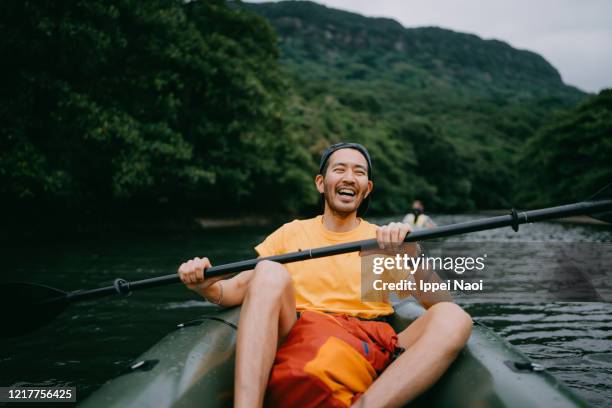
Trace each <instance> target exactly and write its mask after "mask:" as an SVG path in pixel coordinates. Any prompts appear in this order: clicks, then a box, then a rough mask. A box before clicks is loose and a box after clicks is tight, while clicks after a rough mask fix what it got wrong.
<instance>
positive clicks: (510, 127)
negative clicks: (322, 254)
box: [243, 2, 583, 212]
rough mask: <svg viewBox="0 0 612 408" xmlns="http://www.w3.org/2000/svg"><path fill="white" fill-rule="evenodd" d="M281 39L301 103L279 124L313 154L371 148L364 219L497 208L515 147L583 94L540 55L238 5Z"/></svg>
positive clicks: (447, 34) (432, 31)
mask: <svg viewBox="0 0 612 408" xmlns="http://www.w3.org/2000/svg"><path fill="white" fill-rule="evenodd" d="M243 7H246V8H248V9H250V10H252V11H254V12H256V13H259V14H261V15H262V16H264V17H266V18H267V19H268V20H269V21H270V23H271V24H272V25H273V26H274V28H275V29H276V31H277V32H278V35H279V45H280V48H281V63H282V64H283V66H284V67H285V69H286V71H287V72H288V74H289V75H290V76H291V78H292V82H293V84H294V87H295V89H296V92H297V93H298V94H299V95H300V98H299V100H298V102H297V105H301V108H300V109H298V112H299V114H297V115H294V116H292V117H290V118H289V122H290V124H291V125H295V124H296V123H297V124H298V126H297V130H298V131H303V132H306V133H308V134H309V135H310V136H311V138H312V139H313V140H314V141H313V144H314V145H316V146H321V145H325V144H326V143H330V142H335V141H337V140H341V139H352V140H358V141H364V142H366V143H368V145H369V146H370V145H374V146H376V147H375V151H374V154H373V155H374V161H375V165H377V166H378V167H381V168H382V169H381V171H378V172H377V174H378V175H379V177H375V194H376V196H375V200H374V202H373V208H374V209H375V210H379V211H384V212H400V211H402V210H405V209H406V207H407V206H408V205H409V202H410V200H411V199H412V198H414V197H417V196H418V197H420V198H422V199H424V200H425V201H426V203H427V204H428V205H429V207H430V208H433V209H436V210H466V209H473V208H500V207H504V206H508V205H510V204H511V203H512V202H513V201H515V197H516V194H515V188H516V187H517V181H518V178H519V174H518V173H517V172H516V168H515V165H514V162H515V160H516V157H517V155H518V154H519V153H520V152H521V149H522V147H523V145H524V143H525V141H526V140H527V139H528V138H529V137H530V136H532V135H533V134H534V133H535V132H536V130H537V129H538V128H539V127H540V126H542V125H543V124H544V123H546V122H547V121H549V120H553V119H552V117H553V116H552V115H553V113H554V112H555V111H556V110H558V109H563V108H567V107H571V106H573V105H574V104H576V103H577V102H578V101H579V100H581V99H582V98H583V93H581V92H580V91H578V90H576V89H575V88H572V87H569V86H567V85H565V84H563V82H562V81H561V78H560V76H559V73H558V72H557V71H556V70H555V69H554V68H553V67H552V66H551V65H550V64H549V63H548V62H546V61H545V60H544V59H543V58H542V57H541V56H539V55H537V54H534V53H532V52H529V51H521V50H516V49H514V48H512V47H510V46H509V45H508V44H506V43H503V42H500V41H496V40H482V39H480V38H478V37H477V36H475V35H470V34H463V33H457V32H453V31H450V30H444V29H440V28H435V27H424V28H414V29H406V28H404V27H402V26H401V25H400V24H398V23H397V22H395V21H393V20H390V19H384V18H367V17H363V16H360V15H357V14H354V13H349V12H345V11H340V10H334V9H330V8H327V7H324V6H321V5H318V4H315V3H311V2H280V3H265V4H244V5H243Z"/></svg>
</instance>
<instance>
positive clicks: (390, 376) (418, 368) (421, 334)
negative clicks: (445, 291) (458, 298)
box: [356, 302, 472, 408]
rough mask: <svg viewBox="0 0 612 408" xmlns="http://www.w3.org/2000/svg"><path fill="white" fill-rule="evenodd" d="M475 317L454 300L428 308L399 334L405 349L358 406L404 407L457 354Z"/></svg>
mask: <svg viewBox="0 0 612 408" xmlns="http://www.w3.org/2000/svg"><path fill="white" fill-rule="evenodd" d="M471 331H472V319H471V318H470V316H469V315H468V314H467V313H465V312H464V311H463V309H461V308H460V307H459V306H457V305H456V304H454V303H448V302H442V303H437V304H436V305H434V306H432V307H431V308H429V309H428V310H427V311H426V312H425V314H424V315H423V316H421V317H419V318H418V319H417V320H415V321H414V322H413V323H412V324H411V325H410V326H408V327H407V328H406V329H405V330H403V331H402V332H401V333H400V334H399V335H398V340H399V345H400V346H401V347H404V348H405V349H406V351H405V352H404V353H403V354H402V355H401V356H399V357H398V359H397V360H395V361H394V362H393V364H391V365H390V366H389V367H387V369H386V370H385V371H384V372H383V373H382V375H381V376H380V377H378V379H377V380H376V381H375V382H374V384H372V386H371V387H370V388H369V389H368V390H367V391H366V392H365V393H364V394H363V395H362V396H361V398H360V399H359V401H358V402H357V404H356V405H357V406H363V407H367V408H372V407H401V406H403V405H404V404H406V403H408V402H410V401H412V400H413V399H414V398H416V397H417V396H418V395H420V394H421V393H423V392H424V391H425V390H427V389H428V388H429V387H430V386H432V385H433V384H434V383H435V382H436V381H437V380H438V379H439V378H440V377H441V376H442V374H444V372H445V371H446V369H447V368H448V367H449V366H450V365H451V363H452V362H453V361H454V360H455V358H456V357H457V354H458V353H459V351H461V349H462V348H463V346H464V345H465V343H466V342H467V340H468V338H469V337H470V333H471Z"/></svg>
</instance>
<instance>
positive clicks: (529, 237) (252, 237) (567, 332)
mask: <svg viewBox="0 0 612 408" xmlns="http://www.w3.org/2000/svg"><path fill="white" fill-rule="evenodd" d="M470 218H474V217H467V216H438V217H435V220H436V222H438V223H439V224H440V225H443V224H450V223H455V222H461V221H465V220H467V219H470ZM391 220H392V219H391V218H381V219H373V221H375V222H379V223H381V222H388V221H391ZM393 220H397V218H395V219H393ZM272 229H273V228H271V227H270V228H265V227H261V228H249V229H217V230H203V231H200V232H189V233H174V232H173V233H171V234H147V235H142V234H140V235H135V234H123V235H116V236H107V237H102V238H91V239H79V240H64V241H54V242H44V243H37V244H35V245H32V244H13V246H12V247H10V248H6V247H5V248H3V249H2V253H1V254H0V255H1V256H2V259H3V268H4V270H3V272H2V280H22V281H29V282H39V283H45V284H48V285H50V286H54V287H58V288H61V289H65V290H74V289H80V288H92V287H96V286H101V285H107V284H110V283H112V281H113V280H114V279H115V278H117V277H122V278H125V279H128V280H135V279H144V278H147V277H152V276H158V275H164V274H168V273H173V272H174V271H176V269H177V267H178V264H179V262H180V261H182V260H185V259H187V258H191V257H194V256H204V255H206V256H208V257H209V258H211V259H212V261H213V264H219V263H224V262H230V261H235V260H240V259H246V258H251V257H253V256H254V252H253V250H252V247H253V246H254V245H255V244H256V243H258V242H259V241H261V240H262V239H263V238H264V237H265V235H266V234H267V233H269V232H270V231H271V230H272ZM448 241H451V242H454V243H461V242H489V243H490V242H496V243H502V244H503V243H513V245H512V246H511V247H512V248H520V247H521V245H517V244H516V243H521V242H522V243H525V242H568V243H576V242H581V243H583V242H590V243H592V242H607V243H612V230H610V229H606V228H601V227H593V226H579V225H571V224H560V223H543V224H533V225H524V226H521V228H520V232H519V233H518V234H517V233H514V231H512V230H511V229H510V228H506V229H502V230H494V231H484V232H479V233H473V234H469V235H466V236H462V237H454V238H449V239H448ZM509 247H510V246H509ZM523 248H526V249H525V250H527V251H529V248H533V246H531V245H524V246H523ZM526 256H530V257H532V258H533V257H537V254H530V255H528V254H525V253H516V252H515V253H508V256H507V262H508V264H507V265H508V268H509V269H512V271H513V272H514V273H507V274H505V275H504V276H503V279H504V281H505V282H508V284H509V285H519V286H520V283H521V282H520V281H521V280H524V279H525V276H524V274H521V273H520V272H521V267H524V264H525V263H524V262H521V259H522V258H524V257H526ZM523 272H525V271H524V270H523ZM611 272H612V271H610V270H607V271H606V273H607V274H610V273H611ZM609 276H610V275H605V276H604V277H605V278H606V279H607V283H609V281H610V279H609ZM457 297H458V298H459V301H460V302H461V303H462V304H463V305H464V307H465V308H466V309H467V310H468V311H469V312H470V313H471V314H472V315H473V316H474V317H475V318H477V319H478V320H480V321H481V322H483V323H484V324H486V325H488V326H489V327H491V328H493V329H494V330H495V331H497V332H498V333H500V334H501V335H503V336H504V337H505V338H506V339H508V340H509V341H510V342H511V343H512V344H514V345H516V346H517V347H518V348H519V349H520V350H521V351H523V352H524V353H526V354H527V355H528V356H529V357H531V358H532V359H534V360H535V361H537V362H539V363H541V364H543V365H544V366H546V367H547V368H548V369H549V370H550V371H551V372H553V373H554V374H555V375H556V376H557V377H558V378H559V379H561V380H562V381H564V382H565V383H566V384H568V385H569V386H570V387H572V388H574V389H575V390H576V391H578V393H580V394H582V395H583V396H584V397H585V398H586V399H587V400H589V401H590V402H591V403H592V404H594V405H596V406H600V407H606V406H612V391H611V390H610V380H609V379H610V375H611V374H612V352H610V350H612V305H611V304H610V303H604V302H589V303H587V302H569V303H568V302H559V301H547V302H546V303H541V304H531V303H526V302H522V303H521V302H520V300H518V301H517V299H512V300H513V302H498V303H490V302H480V301H479V300H478V299H477V298H475V297H473V296H472V295H470V296H463V295H461V294H458V296H457ZM206 307H207V304H206V303H205V302H202V301H201V300H199V299H198V298H197V296H196V295H194V294H191V293H189V292H188V291H187V290H185V289H184V288H182V287H181V286H180V285H174V286H168V287H162V288H156V289H150V290H146V291H143V292H137V293H134V294H132V295H131V296H129V297H123V298H120V297H115V298H107V299H102V300H98V301H91V302H86V303H82V304H77V305H74V306H72V307H70V308H69V310H68V311H66V312H65V313H63V314H62V315H61V316H60V317H59V318H57V319H56V320H55V321H54V322H53V323H52V324H50V325H48V326H46V327H44V328H42V329H41V330H38V331H36V332H34V333H32V334H29V335H27V336H25V337H21V338H18V339H9V340H1V341H0V385H3V386H4V385H11V384H16V383H44V384H57V385H66V386H68V385H70V386H76V387H77V398H78V400H82V399H83V398H84V397H85V396H86V395H87V394H89V393H90V392H91V391H93V390H94V389H95V388H97V387H98V386H99V385H100V384H102V383H103V382H104V381H105V380H107V379H108V378H110V377H113V376H115V375H117V374H118V373H119V372H120V371H121V370H122V368H123V367H124V366H125V365H127V364H128V363H129V362H130V361H131V360H132V359H134V358H136V357H137V356H138V355H139V354H140V353H141V352H143V351H144V350H146V349H148V348H149V347H150V346H151V345H153V344H154V343H155V342H156V341H158V340H159V339H160V338H161V337H163V336H164V335H165V334H166V333H168V332H169V331H170V330H171V329H172V328H173V327H175V325H176V324H177V323H179V322H182V321H188V320H192V319H196V318H197V317H198V316H199V315H200V314H201V313H202V311H203V310H204V308H206Z"/></svg>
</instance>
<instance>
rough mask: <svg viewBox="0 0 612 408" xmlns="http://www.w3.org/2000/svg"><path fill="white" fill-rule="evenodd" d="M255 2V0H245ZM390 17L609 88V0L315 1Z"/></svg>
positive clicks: (571, 80) (569, 79)
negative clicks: (465, 37) (488, 43)
mask: <svg viewBox="0 0 612 408" xmlns="http://www.w3.org/2000/svg"><path fill="white" fill-rule="evenodd" d="M247 1H254V2H258V3H261V2H262V1H261V0H247ZM317 2H318V3H321V4H325V5H326V6H328V7H333V8H338V9H342V10H349V11H353V12H356V13H359V14H363V15H366V16H375V17H390V18H393V19H395V20H397V21H399V22H400V23H401V24H402V25H404V26H405V27H417V26H439V27H444V28H450V29H452V30H455V31H462V32H468V33H474V34H477V35H478V36H480V37H483V38H495V39H499V40H502V41H506V42H507V43H509V44H510V45H512V46H513V47H516V48H521V49H527V50H531V51H535V52H537V53H539V54H540V55H542V56H543V57H544V58H546V59H547V60H548V62H550V63H551V64H552V65H554V66H555V68H557V70H559V72H560V73H561V76H562V77H563V81H564V82H565V83H567V84H570V85H574V86H577V87H578V88H580V89H582V90H584V91H588V92H598V91H600V90H601V89H603V88H612V0H503V1H502V0H319V1H317Z"/></svg>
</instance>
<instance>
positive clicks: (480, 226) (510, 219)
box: [66, 199, 612, 302]
mask: <svg viewBox="0 0 612 408" xmlns="http://www.w3.org/2000/svg"><path fill="white" fill-rule="evenodd" d="M609 210H612V199H606V200H598V201H592V202H589V201H584V202H580V203H575V204H567V205H561V206H558V207H550V208H543V209H540V210H532V211H523V212H516V211H514V210H513V212H512V213H511V214H510V215H501V216H497V217H491V218H485V219H482V220H475V221H467V222H462V223H459V224H453V225H447V226H441V227H436V228H432V229H428V230H419V231H414V232H411V233H410V234H408V235H407V236H406V239H404V242H416V241H424V240H428V239H434V238H443V237H448V236H451V235H459V234H466V233H469V232H476V231H483V230H489V229H495V228H501V227H508V226H512V227H513V228H514V229H515V230H518V225H520V224H526V223H530V222H537V221H545V220H550V219H555V218H563V217H569V216H572V215H584V214H592V213H597V212H604V211H609ZM376 246H377V243H376V240H375V239H366V240H362V241H354V242H347V243H345V244H338V245H331V246H326V247H321V248H315V249H309V250H305V251H297V252H291V253H288V254H283V255H276V256H269V257H265V258H256V259H249V260H246V261H239V262H232V263H228V264H224V265H217V266H213V267H211V268H208V269H207V270H206V276H207V277H213V276H220V275H228V274H233V273H237V272H242V271H246V270H249V269H253V268H255V266H256V265H257V263H258V262H260V261H262V260H264V259H265V260H270V261H274V262H279V263H283V264H284V263H291V262H299V261H305V260H308V259H315V258H322V257H325V256H331V255H338V254H345V253H349V252H356V251H361V250H365V249H371V248H375V247H376ZM178 282H180V279H179V277H178V275H177V274H171V275H165V276H159V277H156V278H149V279H143V280H138V281H133V282H127V281H124V280H118V281H115V285H113V286H106V287H102V288H97V289H91V290H82V291H75V292H70V293H68V294H67V295H66V298H67V300H68V301H69V302H76V301H80V300H87V299H94V298H98V297H103V296H107V295H112V294H117V293H128V292H131V291H133V290H139V289H146V288H152V287H156V286H163V285H167V284H171V283H178Z"/></svg>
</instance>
